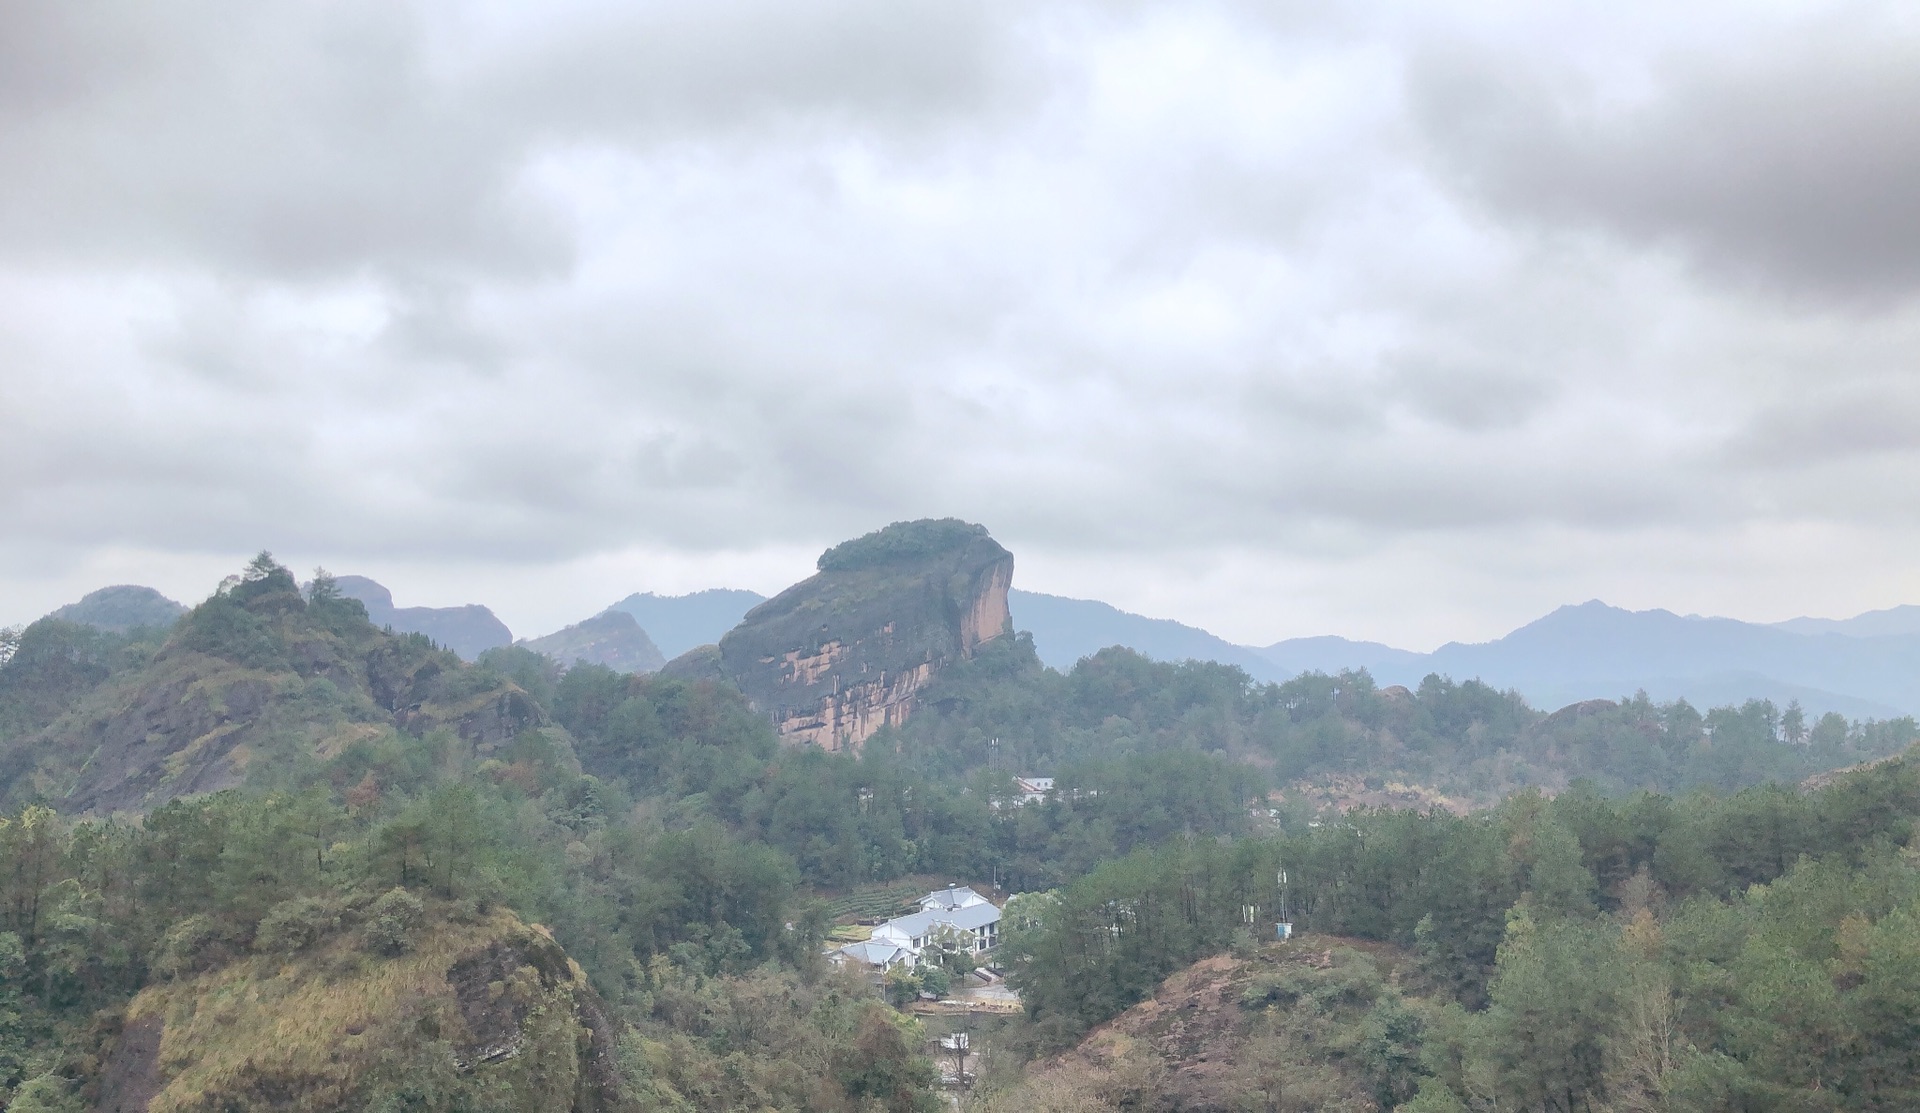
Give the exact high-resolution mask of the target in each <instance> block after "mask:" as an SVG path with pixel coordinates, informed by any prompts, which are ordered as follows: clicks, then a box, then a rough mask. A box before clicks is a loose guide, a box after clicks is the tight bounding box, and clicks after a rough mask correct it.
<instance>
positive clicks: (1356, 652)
mask: <svg viewBox="0 0 1920 1113" xmlns="http://www.w3.org/2000/svg"><path fill="white" fill-rule="evenodd" d="M339 584H340V586H341V589H342V590H343V592H344V593H345V594H347V595H349V596H352V597H353V598H357V599H359V600H361V602H363V603H364V604H366V606H367V609H368V612H369V614H370V616H371V617H372V618H373V620H374V622H375V623H376V624H377V625H384V626H391V627H393V628H394V629H396V630H400V631H403V632H420V633H425V634H428V635H429V636H431V637H433V638H434V640H435V641H437V642H439V643H440V644H442V645H445V646H447V647H448V648H451V649H453V650H455V651H456V652H458V653H460V654H461V655H462V656H463V657H467V658H469V659H471V658H473V657H475V656H478V655H479V653H481V652H482V651H484V650H486V649H488V648H491V647H493V646H496V645H507V644H511V643H512V641H513V638H512V635H511V633H509V632H508V630H507V627H506V625H505V624H504V623H502V622H501V621H500V620H499V619H498V618H497V617H495V616H494V614H493V612H492V611H491V610H489V609H487V608H486V607H483V606H479V605H469V606H465V607H395V606H394V605H393V597H392V595H391V593H389V592H388V591H387V589H386V588H385V587H382V586H381V585H380V584H378V583H375V582H374V581H372V580H370V579H367V578H365V577H361V576H341V577H339ZM762 602H765V597H764V596H762V595H760V594H758V593H756V592H752V591H745V590H740V589H729V588H715V589H710V590H706V591H700V592H694V593H692V594H689V595H679V596H664V595H656V594H653V593H651V592H642V593H636V594H633V595H629V596H627V597H626V598H625V599H622V600H620V601H619V602H616V603H614V604H612V605H611V606H610V607H608V608H607V609H606V610H605V611H603V612H601V615H596V616H593V618H592V619H589V620H586V621H587V622H595V621H596V620H599V619H602V618H603V616H605V615H609V614H614V613H624V614H625V615H631V616H632V617H633V619H634V621H635V622H636V623H637V626H638V629H637V630H634V631H630V632H629V631H626V630H624V628H623V629H622V630H621V631H619V633H621V635H622V637H621V641H622V643H623V645H624V644H626V643H629V642H631V643H633V644H634V645H636V646H637V645H638V643H639V642H643V641H647V640H650V641H651V643H652V646H657V647H658V648H657V653H658V656H657V657H656V656H655V654H654V652H649V651H648V648H647V647H643V648H638V649H637V650H629V651H626V652H623V654H622V655H621V659H620V661H619V662H617V664H618V665H619V667H621V668H622V671H652V669H654V668H657V667H659V666H658V664H657V663H656V662H657V661H660V660H663V659H671V658H674V657H678V656H680V655H681V654H683V653H685V652H686V651H688V650H689V649H693V648H695V647H697V646H701V645H711V644H715V643H717V642H719V640H720V639H721V637H722V636H723V635H724V634H726V633H727V631H729V630H731V629H733V628H734V627H735V626H736V625H738V623H739V622H740V620H741V619H742V618H743V617H744V616H745V615H746V613H747V612H748V611H749V610H751V609H752V608H754V607H755V606H758V605H759V604H760V603H762ZM1008 605H1009V608H1010V610H1011V612H1012V615H1013V624H1014V626H1015V628H1016V629H1019V630H1023V631H1027V632H1030V633H1031V634H1032V635H1033V640H1034V647H1035V649H1036V651H1037V652H1038V654H1039V656H1040V659H1041V660H1042V661H1044V662H1045V663H1046V664H1048V665H1050V666H1052V667H1053V668H1056V669H1061V670H1063V671H1064V670H1066V669H1070V668H1072V667H1073V664H1074V662H1075V661H1078V660H1079V659H1080V658H1082V657H1086V656H1089V655H1091V654H1093V653H1095V652H1098V651H1099V650H1101V649H1104V648H1106V647H1108V646H1116V645H1117V646H1125V647H1127V648H1129V649H1133V650H1135V651H1137V652H1139V653H1141V654H1142V655H1144V656H1147V657H1151V658H1153V659H1155V660H1161V661H1182V660H1198V661H1215V662H1219V663H1221V664H1228V665H1234V666H1237V667H1239V668H1241V669H1243V670H1244V671H1246V673H1247V674H1248V675H1249V676H1252V677H1253V678H1254V679H1256V680H1261V681H1267V682H1273V683H1280V682H1284V681H1287V680H1290V679H1292V678H1294V677H1296V676H1298V675H1300V674H1301V673H1303V672H1324V673H1329V674H1332V673H1338V672H1340V671H1341V670H1343V669H1365V670H1367V671H1368V672H1369V673H1371V674H1372V676H1373V678H1374V680H1375V681H1376V682H1377V683H1379V684H1380V685H1382V686H1386V685H1393V684H1399V685H1405V686H1407V687H1410V688H1411V687H1417V686H1418V685H1419V683H1420V682H1421V680H1422V679H1423V678H1424V677H1426V676H1428V675H1429V674H1434V673H1437V674H1440V675H1443V676H1449V677H1452V678H1453V679H1455V680H1466V679H1469V678H1476V679H1479V680H1482V681H1484V682H1486V683H1488V684H1491V685H1493V686H1494V687H1497V688H1500V689H1503V690H1505V689H1514V690H1517V691H1518V692H1520V693H1521V695H1523V696H1525V697H1526V698H1527V700H1528V702H1530V703H1532V704H1533V705H1534V706H1536V707H1541V708H1554V707H1561V706H1565V705H1567V704H1571V703H1577V702H1579V701H1582V700H1588V699H1614V698H1619V697H1621V696H1625V695H1631V694H1632V693H1633V692H1635V691H1638V690H1645V691H1646V692H1647V693H1648V695H1650V696H1652V697H1653V698H1655V699H1656V700H1670V699H1677V698H1681V697H1685V698H1686V699H1688V700H1690V701H1692V702H1693V703H1694V704H1695V705H1697V706H1700V707H1711V706H1720V705H1726V704H1737V703H1740V702H1742V701H1744V700H1747V699H1771V700H1773V701H1774V702H1775V703H1776V704H1779V705H1782V706H1784V705H1786V704H1787V703H1789V702H1792V701H1796V700H1797V701H1798V702H1799V703H1800V704H1801V706H1802V707H1803V708H1805V709H1806V710H1807V711H1808V712H1810V713H1813V714H1820V713H1824V712H1827V711H1836V712H1839V713H1840V714H1842V715H1845V716H1847V717H1849V718H1855V719H1861V718H1890V717H1895V716H1899V715H1906V714H1920V606H1899V607H1892V608H1888V609H1885V610H1877V611H1869V612H1867V613H1865V614H1861V615H1857V616H1855V617H1853V618H1848V619H1829V618H1795V619H1790V620H1787V621H1785V622H1778V623H1770V624H1767V623H1752V622H1742V621H1739V620H1736V619H1730V618H1707V617H1701V616H1698V615H1677V614H1674V613H1672V612H1670V611H1665V610H1647V611H1630V610H1624V609H1622V608H1619V607H1613V606H1609V605H1607V604H1606V603H1603V602H1601V601H1599V600H1591V601H1589V602H1586V603H1581V604H1578V605H1572V606H1564V607H1561V608H1559V609H1558V610H1555V611H1554V612H1552V613H1551V614H1548V615H1545V616H1543V617H1541V618H1539V619H1537V620H1535V621H1533V622H1530V623H1528V624H1526V625H1524V626H1522V627H1520V628H1519V629H1517V630H1514V631H1513V632H1512V633H1509V634H1507V635H1506V636H1504V637H1501V638H1497V639H1494V640H1492V641H1488V642H1477V643H1463V642H1449V643H1448V644H1446V645H1443V646H1441V647H1440V648H1438V649H1436V650H1434V651H1433V652H1431V653H1419V652H1414V651H1411V650H1405V649H1397V648H1395V647H1393V646H1389V645H1383V644H1381V643H1378V642H1367V641H1355V640H1351V639H1348V638H1342V637H1337V636H1320V637H1307V638H1291V639H1288V640H1285V641H1280V642H1275V643H1273V644H1272V645H1266V646H1248V645H1238V644H1235V643H1233V642H1230V641H1228V640H1226V639H1224V638H1221V637H1218V636H1217V635H1214V634H1212V633H1209V632H1208V631H1206V630H1203V629H1200V628H1199V627H1195V626H1189V625H1186V624H1183V623H1180V622H1175V621H1172V620H1170V619H1162V618H1148V617H1146V616H1143V615H1138V614H1133V613H1130V612H1127V611H1123V610H1120V609H1119V608H1117V607H1114V606H1111V605H1109V604H1107V603H1102V602H1098V601H1095V600H1090V599H1073V598H1068V597H1064V596H1058V595H1049V594H1044V593H1041V592H1033V591H1021V590H1018V589H1015V590H1013V591H1011V592H1009V593H1008ZM180 610H181V609H180V608H179V605H178V604H176V603H173V602H172V601H171V600H167V599H165V598H164V597H162V596H160V595H159V593H157V592H154V591H152V590H151V589H148V588H134V587H125V586H122V587H114V588H107V589H102V590H101V591H99V592H95V593H93V594H91V595H89V596H87V598H86V599H84V600H82V601H81V602H80V603H78V604H72V605H69V606H68V607H63V608H61V610H59V611H56V612H54V617H59V618H64V619H69V620H73V621H80V622H85V623H88V624H91V625H100V626H106V627H115V628H124V627H126V626H128V625H133V624H139V623H150V624H155V625H159V624H163V623H165V622H169V621H171V618H172V617H173V616H176V615H177V614H178V613H180ZM582 625H584V623H583V624H582ZM599 625H605V623H599ZM596 628H597V627H596ZM584 633H585V631H584V630H580V629H576V628H574V627H570V628H569V629H568V630H567V631H562V632H560V633H557V634H553V635H548V636H547V637H546V638H544V639H533V640H532V641H530V642H522V643H521V644H526V645H530V646H531V647H533V648H536V649H540V650H543V651H545V650H552V651H553V655H555V656H556V657H558V658H563V659H566V660H568V661H572V660H577V659H587V660H594V659H598V658H597V657H596V656H595V655H594V654H593V653H589V652H586V651H585V650H584V649H580V648H575V647H572V646H571V642H572V641H573V640H576V639H577V638H578V637H579V636H580V635H582V634H584ZM562 635H567V636H566V637H562ZM563 641H565V642H567V643H568V647H566V648H563V647H562V645H561V642H563ZM604 651H605V650H604V649H603V652H604ZM628 656H631V657H632V660H627V659H626V658H627V657H628Z"/></svg>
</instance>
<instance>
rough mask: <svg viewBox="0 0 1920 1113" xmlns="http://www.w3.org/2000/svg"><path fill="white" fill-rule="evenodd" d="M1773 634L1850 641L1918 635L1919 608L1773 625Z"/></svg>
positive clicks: (1801, 619)
mask: <svg viewBox="0 0 1920 1113" xmlns="http://www.w3.org/2000/svg"><path fill="white" fill-rule="evenodd" d="M1773 627H1774V628H1775V629H1777V630H1787V631H1791V632H1792V633H1795V634H1845V635H1847V636H1848V637H1852V638H1878V637H1887V636H1890V635H1899V634H1920V607H1916V606H1913V605H1911V604H1908V605H1906V606H1900V607H1888V608H1887V609H1886V610H1883V611H1868V612H1866V613H1865V614H1857V615H1854V616H1853V617H1852V618H1790V619H1788V620H1786V621H1785V622H1776V623H1773Z"/></svg>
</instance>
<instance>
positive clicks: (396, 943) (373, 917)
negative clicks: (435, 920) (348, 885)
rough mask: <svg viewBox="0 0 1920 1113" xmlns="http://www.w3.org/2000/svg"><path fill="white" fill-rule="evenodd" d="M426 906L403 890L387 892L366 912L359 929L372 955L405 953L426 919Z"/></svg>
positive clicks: (389, 890) (396, 889)
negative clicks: (362, 925) (364, 920)
mask: <svg viewBox="0 0 1920 1113" xmlns="http://www.w3.org/2000/svg"><path fill="white" fill-rule="evenodd" d="M426 912H427V909H426V905H424V904H422V903H421V902H420V898H419V897H416V896H414V895H413V894H412V893H409V892H407V891H406V890H405V889H398V888H395V889H388V890H387V891H386V892H384V893H382V894H380V899H378V900H376V901H374V902H373V905H372V906H371V907H369V908H368V909H367V924H366V927H364V928H363V929H362V932H363V933H364V935H365V937H366V943H367V949H368V950H370V951H372V952H374V953H375V954H382V955H397V954H404V953H405V952H406V951H408V950H409V949H411V948H412V947H413V936H414V933H415V932H417V931H419V930H420V925H421V923H422V922H423V921H425V920H426Z"/></svg>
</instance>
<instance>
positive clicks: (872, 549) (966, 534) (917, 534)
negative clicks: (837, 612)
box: [815, 518, 1004, 572]
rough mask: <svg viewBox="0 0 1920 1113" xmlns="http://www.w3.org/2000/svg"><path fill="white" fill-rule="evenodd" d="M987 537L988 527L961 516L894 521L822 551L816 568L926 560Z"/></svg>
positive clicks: (837, 569)
mask: <svg viewBox="0 0 1920 1113" xmlns="http://www.w3.org/2000/svg"><path fill="white" fill-rule="evenodd" d="M987 537H988V534H987V527H985V526H978V525H974V524H973V523H971V522H963V521H961V520H960V519H958V518H922V519H920V520H918V521H913V522H895V523H893V524H892V525H890V526H886V527H884V528H882V529H877V530H875V531H873V532H872V533H869V534H866V535H864V536H861V537H856V538H854V539H853V540H851V541H842V542H841V543H840V544H838V545H835V546H834V547H833V548H831V549H828V550H827V551H826V552H824V553H821V554H820V559H819V561H817V562H816V564H815V567H817V568H818V569H819V570H820V571H822V572H852V571H856V570H858V569H862V568H873V567H876V566H879V565H883V564H895V563H899V562H902V561H909V560H924V559H925V558H927V557H931V556H937V555H939V554H941V553H946V552H951V551H953V550H955V549H960V548H963V547H965V546H967V545H971V544H973V543H974V542H976V541H979V540H981V539H983V538H987ZM995 547H996V548H997V547H998V546H995ZM1002 551H1004V550H1002Z"/></svg>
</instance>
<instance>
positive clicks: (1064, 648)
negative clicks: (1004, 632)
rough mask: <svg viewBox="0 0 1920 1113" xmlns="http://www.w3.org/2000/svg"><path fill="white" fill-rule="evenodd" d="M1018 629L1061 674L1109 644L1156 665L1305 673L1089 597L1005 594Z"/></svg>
mask: <svg viewBox="0 0 1920 1113" xmlns="http://www.w3.org/2000/svg"><path fill="white" fill-rule="evenodd" d="M1007 605H1008V606H1009V607H1010V608H1011V609H1012V611H1013V625H1014V628H1015V629H1018V630H1025V631H1028V632H1029V633H1031V634H1032V635H1033V648H1034V651H1035V652H1036V653H1038V654H1039V655H1040V660H1042V661H1043V662H1045V663H1046V664H1047V665H1049V666H1050V667H1052V668H1056V669H1059V670H1060V671H1062V672H1065V671H1067V670H1068V669H1071V668H1072V667H1073V663H1074V662H1075V661H1078V660H1080V659H1081V658H1082V657H1091V656H1093V655H1094V654H1095V653H1098V652H1099V651H1101V650H1102V649H1105V648H1107V647H1108V646H1111V645H1123V646H1126V647H1127V648H1128V649H1131V650H1133V651H1134V652H1136V653H1139V654H1141V655H1142V656H1145V657H1151V658H1153V659H1154V660H1156V661H1186V660H1195V661H1218V662H1220V663H1221V664H1228V665H1239V666H1240V667H1241V668H1243V669H1245V670H1247V672H1248V674H1249V675H1251V676H1253V677H1254V678H1255V679H1257V680H1275V681H1278V680H1288V679H1291V678H1292V677H1293V676H1295V675H1297V674H1298V673H1299V672H1301V671H1302V670H1300V669H1293V670H1291V671H1289V670H1287V669H1286V668H1285V667H1284V666H1281V665H1276V663H1274V662H1272V661H1269V660H1267V659H1266V658H1265V657H1264V656H1263V655H1262V653H1261V652H1260V651H1258V650H1253V649H1248V648H1247V647H1246V646H1241V645H1234V644H1233V643H1232V642H1229V641H1226V640H1225V639H1223V638H1218V637H1215V636H1214V635H1212V634H1209V633H1207V632H1206V631H1205V630H1202V629H1199V628H1198V627H1194V626H1186V625H1183V624H1181V623H1178V622H1174V621H1172V620H1170V619H1165V618H1145V617H1143V616H1141V615H1137V614H1131V613H1129V612H1127V611H1123V610H1120V609H1119V608H1117V607H1113V606H1109V605H1108V604H1106V603H1099V602H1095V601H1093V600H1091V599H1068V598H1065V597H1064V596H1059V595H1043V594H1041V593H1040V592H1037V591H1019V590H1014V591H1011V592H1009V593H1008V595H1007Z"/></svg>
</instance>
